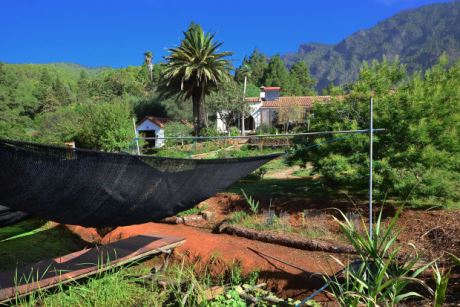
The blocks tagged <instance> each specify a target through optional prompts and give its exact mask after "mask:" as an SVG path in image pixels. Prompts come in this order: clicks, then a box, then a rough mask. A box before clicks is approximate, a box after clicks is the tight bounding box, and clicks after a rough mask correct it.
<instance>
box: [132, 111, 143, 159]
mask: <svg viewBox="0 0 460 307" xmlns="http://www.w3.org/2000/svg"><path fill="white" fill-rule="evenodd" d="M133 127H134V136H135V137H136V147H137V154H138V155H140V154H141V151H140V149H139V134H138V133H137V129H136V120H135V119H134V117H133Z"/></svg>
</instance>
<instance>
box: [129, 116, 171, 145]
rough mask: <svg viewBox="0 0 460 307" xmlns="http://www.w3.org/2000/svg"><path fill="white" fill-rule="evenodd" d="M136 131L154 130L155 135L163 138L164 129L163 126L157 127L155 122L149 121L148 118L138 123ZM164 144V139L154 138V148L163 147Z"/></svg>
mask: <svg viewBox="0 0 460 307" xmlns="http://www.w3.org/2000/svg"><path fill="white" fill-rule="evenodd" d="M136 130H137V133H141V132H142V131H155V135H156V137H159V138H163V137H164V136H165V131H164V129H163V128H161V127H159V126H158V125H157V124H155V123H153V122H151V121H150V120H144V121H143V122H142V123H141V124H140V125H138V126H137V127H136ZM164 144H165V140H164V139H157V140H155V148H160V147H163V146H164Z"/></svg>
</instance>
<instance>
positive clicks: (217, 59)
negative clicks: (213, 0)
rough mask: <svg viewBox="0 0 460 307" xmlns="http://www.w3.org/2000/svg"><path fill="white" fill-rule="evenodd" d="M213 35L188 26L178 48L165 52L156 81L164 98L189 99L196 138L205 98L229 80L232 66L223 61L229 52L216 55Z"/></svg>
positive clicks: (203, 114) (202, 122) (197, 26)
mask: <svg viewBox="0 0 460 307" xmlns="http://www.w3.org/2000/svg"><path fill="white" fill-rule="evenodd" d="M214 36H215V34H210V33H205V32H204V31H203V29H202V28H201V27H200V26H199V25H197V24H192V25H191V26H190V28H189V29H188V31H186V32H184V39H183V40H182V42H181V44H180V46H179V47H177V48H170V49H169V52H170V54H169V55H168V56H166V57H165V59H166V61H167V62H166V64H164V65H163V75H162V77H161V80H160V87H159V89H160V92H161V93H162V94H163V95H164V96H176V95H179V97H182V98H185V99H189V98H191V99H192V103H193V119H194V125H195V134H196V135H199V133H200V132H201V129H202V128H204V127H205V125H206V112H205V105H204V99H205V96H206V95H207V94H209V93H210V92H211V91H213V90H216V89H217V87H218V86H220V85H221V84H222V83H223V81H225V80H227V79H229V76H230V75H229V71H230V69H231V67H232V66H231V64H230V62H229V61H228V60H227V59H225V58H226V57H227V56H230V55H231V54H232V53H231V52H227V51H226V52H218V49H219V48H220V47H221V46H222V43H218V42H216V41H215V40H214Z"/></svg>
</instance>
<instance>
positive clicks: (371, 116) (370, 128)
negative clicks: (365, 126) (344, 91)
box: [369, 97, 374, 240]
mask: <svg viewBox="0 0 460 307" xmlns="http://www.w3.org/2000/svg"><path fill="white" fill-rule="evenodd" d="M373 126H374V98H373V97H371V106H370V123H369V236H370V238H371V240H372V238H373V233H372V222H373V217H372V215H373V212H372V158H373V142H374V134H373V129H374V127H373Z"/></svg>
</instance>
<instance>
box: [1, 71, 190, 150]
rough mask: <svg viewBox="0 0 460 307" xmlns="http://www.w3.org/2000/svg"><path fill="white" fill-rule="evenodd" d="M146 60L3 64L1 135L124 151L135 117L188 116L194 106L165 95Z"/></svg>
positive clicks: (181, 118) (157, 72)
mask: <svg viewBox="0 0 460 307" xmlns="http://www.w3.org/2000/svg"><path fill="white" fill-rule="evenodd" d="M160 69H161V67H160V65H158V64H157V65H154V66H153V69H152V75H151V76H152V78H150V72H149V70H148V67H147V66H146V64H144V65H142V66H131V67H127V68H122V69H109V68H104V69H89V68H84V67H81V66H78V65H70V64H47V65H45V64H40V65H34V64H26V65H14V64H3V63H0V111H1V112H0V136H1V137H7V138H13V139H23V140H33V141H39V142H45V143H55V144H62V142H65V141H76V143H77V146H78V147H87V148H97V149H102V150H108V151H120V150H125V149H127V148H126V146H128V145H129V143H130V142H131V141H132V139H133V137H134V133H133V126H132V118H133V117H135V118H142V117H144V116H146V115H155V116H163V117H170V118H172V119H174V120H189V119H190V118H191V106H190V104H189V103H185V102H184V100H181V99H177V98H176V97H172V98H170V99H161V98H160V97H159V95H158V94H157V91H156V87H157V84H158V79H159V75H160Z"/></svg>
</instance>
